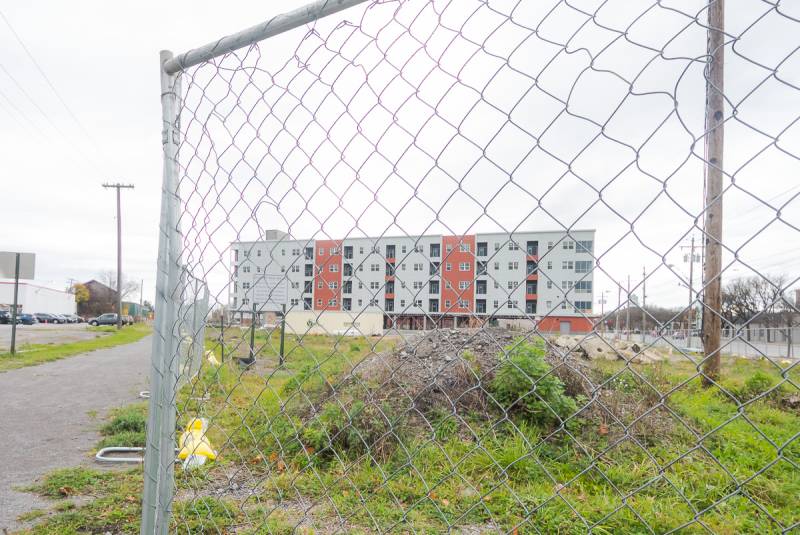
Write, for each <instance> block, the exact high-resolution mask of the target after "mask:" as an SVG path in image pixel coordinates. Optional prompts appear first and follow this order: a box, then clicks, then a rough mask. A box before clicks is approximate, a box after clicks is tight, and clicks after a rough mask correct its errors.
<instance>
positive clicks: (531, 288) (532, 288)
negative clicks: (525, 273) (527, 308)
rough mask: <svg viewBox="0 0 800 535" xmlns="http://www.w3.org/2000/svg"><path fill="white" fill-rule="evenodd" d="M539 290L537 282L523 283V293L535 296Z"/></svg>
mask: <svg viewBox="0 0 800 535" xmlns="http://www.w3.org/2000/svg"><path fill="white" fill-rule="evenodd" d="M538 290H539V281H526V282H525V293H526V294H529V295H530V294H535V293H537V292H538Z"/></svg>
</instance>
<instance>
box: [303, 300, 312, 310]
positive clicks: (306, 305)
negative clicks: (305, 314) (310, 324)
mask: <svg viewBox="0 0 800 535" xmlns="http://www.w3.org/2000/svg"><path fill="white" fill-rule="evenodd" d="M303 310H311V298H310V297H304V298H303Z"/></svg>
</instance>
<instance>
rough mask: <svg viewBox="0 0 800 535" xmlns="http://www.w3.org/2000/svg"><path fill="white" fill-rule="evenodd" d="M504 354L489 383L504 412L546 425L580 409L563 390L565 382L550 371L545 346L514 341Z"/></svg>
mask: <svg viewBox="0 0 800 535" xmlns="http://www.w3.org/2000/svg"><path fill="white" fill-rule="evenodd" d="M505 353H506V356H502V357H501V358H500V366H499V369H498V371H497V374H496V375H495V377H494V379H493V380H492V382H491V383H490V390H491V393H492V395H493V396H494V398H495V399H496V400H497V401H498V402H499V403H500V404H501V406H502V408H503V410H504V411H507V412H510V413H512V414H518V415H520V416H522V417H523V418H524V419H526V420H528V421H530V422H532V423H535V424H544V425H549V424H553V423H557V422H558V421H559V419H562V420H563V419H564V418H566V417H568V416H570V415H572V414H574V413H575V412H577V410H578V404H577V402H576V401H575V399H573V398H571V397H569V396H567V395H566V394H565V393H564V383H562V382H561V379H559V378H558V377H556V376H555V375H554V374H552V373H549V372H550V370H551V369H552V368H551V366H550V365H549V364H548V363H547V362H546V361H545V359H544V355H545V352H544V349H543V348H542V347H540V346H537V345H534V344H531V343H527V342H515V343H514V344H512V345H510V346H508V347H506V348H505Z"/></svg>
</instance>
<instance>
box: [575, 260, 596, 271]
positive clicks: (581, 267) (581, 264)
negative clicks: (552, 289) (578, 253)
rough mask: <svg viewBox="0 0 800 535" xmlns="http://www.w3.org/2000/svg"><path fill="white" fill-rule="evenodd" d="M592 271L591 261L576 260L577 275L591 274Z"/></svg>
mask: <svg viewBox="0 0 800 535" xmlns="http://www.w3.org/2000/svg"><path fill="white" fill-rule="evenodd" d="M591 270H592V261H591V260H576V261H575V273H589V272H590V271H591Z"/></svg>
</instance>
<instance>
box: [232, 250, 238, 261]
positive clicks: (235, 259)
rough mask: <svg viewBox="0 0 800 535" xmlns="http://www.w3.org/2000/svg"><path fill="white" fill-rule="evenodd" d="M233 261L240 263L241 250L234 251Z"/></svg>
mask: <svg viewBox="0 0 800 535" xmlns="http://www.w3.org/2000/svg"><path fill="white" fill-rule="evenodd" d="M233 261H234V262H238V261H239V249H234V250H233Z"/></svg>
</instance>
